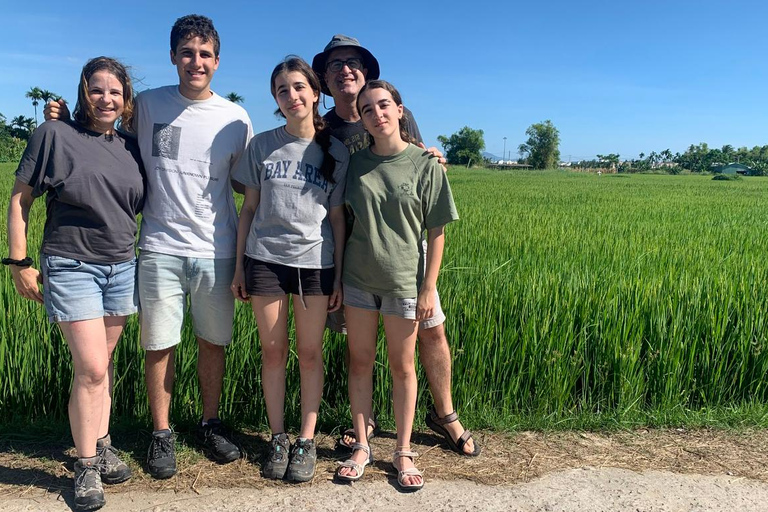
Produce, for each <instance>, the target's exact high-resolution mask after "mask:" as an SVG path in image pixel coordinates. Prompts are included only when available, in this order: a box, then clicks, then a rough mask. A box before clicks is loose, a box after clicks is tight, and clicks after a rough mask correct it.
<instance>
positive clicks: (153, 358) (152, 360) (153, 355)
mask: <svg viewBox="0 0 768 512" xmlns="http://www.w3.org/2000/svg"><path fill="white" fill-rule="evenodd" d="M173 351H174V347H170V348H165V349H163V350H147V352H146V353H145V355H144V359H145V361H146V364H147V366H152V365H156V364H160V363H163V362H164V361H166V360H167V359H168V358H169V357H171V358H172V357H173Z"/></svg>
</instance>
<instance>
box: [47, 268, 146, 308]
mask: <svg viewBox="0 0 768 512" xmlns="http://www.w3.org/2000/svg"><path fill="white" fill-rule="evenodd" d="M40 267H41V271H42V274H43V299H44V302H45V309H46V311H47V313H48V320H50V321H51V322H75V321H78V320H92V319H94V318H101V317H104V316H127V315H130V314H133V313H136V311H138V305H139V300H138V294H137V290H136V259H135V258H134V259H132V260H129V261H126V262H123V263H114V264H108V263H89V262H85V261H81V260H76V259H73V258H67V257H64V256H54V255H51V254H42V255H41V257H40Z"/></svg>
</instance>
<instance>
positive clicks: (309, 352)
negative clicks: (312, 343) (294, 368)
mask: <svg viewBox="0 0 768 512" xmlns="http://www.w3.org/2000/svg"><path fill="white" fill-rule="evenodd" d="M297 352H298V355H299V368H300V369H301V370H315V369H317V368H318V367H322V364H323V352H322V350H321V349H320V348H319V347H318V348H314V347H313V348H306V347H305V348H300V349H298V350H297Z"/></svg>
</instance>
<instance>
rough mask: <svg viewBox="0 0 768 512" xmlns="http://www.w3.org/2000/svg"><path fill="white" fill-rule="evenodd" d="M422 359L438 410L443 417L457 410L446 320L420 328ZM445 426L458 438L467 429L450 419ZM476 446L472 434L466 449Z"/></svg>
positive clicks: (436, 409)
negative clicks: (445, 325)
mask: <svg viewBox="0 0 768 512" xmlns="http://www.w3.org/2000/svg"><path fill="white" fill-rule="evenodd" d="M419 359H420V360H421V365H422V366H423V367H424V371H425V373H426V374H427V380H428V381H429V390H430V392H431V393H432V399H433V400H434V401H435V412H436V413H437V415H438V416H440V417H441V418H443V417H445V416H447V415H449V414H451V413H452V412H453V411H454V408H453V399H452V397H451V350H450V348H449V347H448V339H447V338H446V336H445V328H444V327H443V324H440V325H438V326H435V327H432V328H430V329H419ZM445 428H446V429H447V430H448V432H449V433H450V434H451V437H453V439H454V440H456V439H458V438H459V437H460V436H461V434H463V433H464V427H463V426H462V424H461V422H460V421H454V422H453V423H448V424H447V425H445ZM474 450H475V443H474V442H473V441H472V438H470V439H468V440H467V443H466V444H465V445H464V451H465V452H466V453H472V452H473V451H474Z"/></svg>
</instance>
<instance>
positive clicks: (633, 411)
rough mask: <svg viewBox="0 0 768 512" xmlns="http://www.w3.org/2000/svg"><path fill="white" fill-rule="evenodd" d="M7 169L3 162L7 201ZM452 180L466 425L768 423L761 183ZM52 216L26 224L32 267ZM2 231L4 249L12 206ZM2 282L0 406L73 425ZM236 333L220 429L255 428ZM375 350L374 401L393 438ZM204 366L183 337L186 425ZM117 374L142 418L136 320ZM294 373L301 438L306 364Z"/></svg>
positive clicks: (482, 174)
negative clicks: (224, 425)
mask: <svg viewBox="0 0 768 512" xmlns="http://www.w3.org/2000/svg"><path fill="white" fill-rule="evenodd" d="M13 169H14V166H12V165H8V164H0V176H2V178H0V196H1V197H3V198H5V199H4V200H3V201H4V204H5V201H7V198H8V197H9V194H10V188H11V186H12V183H13V176H12V171H13ZM449 177H450V181H451V186H452V188H453V192H454V196H455V198H456V203H457V206H458V209H459V214H460V215H461V221H459V222H457V223H455V224H453V225H451V226H450V227H449V228H448V230H447V235H446V237H447V238H446V239H447V247H446V253H445V257H444V260H443V271H442V273H441V278H440V282H439V290H440V295H441V300H442V303H443V308H444V309H445V310H446V314H447V316H448V321H447V323H446V329H447V333H448V339H449V341H450V343H451V346H452V350H453V354H454V374H455V376H454V400H455V403H456V405H457V408H458V409H459V411H460V412H461V413H462V415H463V417H464V419H465V420H466V422H467V423H468V424H469V425H470V426H475V427H482V426H490V427H494V428H545V429H546V428H598V427H599V428H610V427H611V426H630V425H650V426H664V425H679V424H686V425H694V426H695V425H698V426H727V427H739V426H752V425H760V426H765V425H768V420H767V419H766V418H768V414H767V413H768V408H766V404H768V388H767V386H766V379H765V375H766V371H767V370H768V350H766V348H767V347H766V325H765V319H766V317H767V316H768V279H767V278H766V258H765V246H766V243H765V236H764V232H765V227H766V225H767V224H768V197H767V196H766V194H765V191H764V189H765V186H766V184H768V181H765V180H763V179H760V178H748V179H744V180H740V181H713V180H712V179H711V176H692V175H687V176H664V175H661V176H658V175H632V176H613V175H603V176H596V175H591V174H576V173H566V172H555V171H551V172H550V171H548V172H533V171H522V172H519V171H518V172H516V171H511V172H506V171H501V172H500V171H484V170H465V169H459V168H455V169H451V170H450V173H449ZM43 204H44V201H43V200H42V199H41V200H38V201H37V204H36V205H35V208H34V212H33V213H34V215H33V219H32V221H31V227H30V236H29V239H30V251H29V252H30V254H31V255H36V254H37V250H38V249H37V247H38V246H39V241H40V237H41V233H42V222H43V216H44V206H43ZM0 221H1V222H2V231H0V246H3V247H7V233H6V228H5V223H6V217H5V208H3V209H2V214H0ZM3 250H4V251H5V250H7V249H3ZM36 259H37V258H36ZM0 284H1V286H2V289H1V290H0V306H1V307H3V308H4V309H5V311H6V312H7V313H6V315H4V316H3V317H2V319H1V320H0V372H1V373H0V409H2V410H3V411H4V412H5V415H4V416H5V418H6V420H9V421H23V422H29V421H34V420H37V419H41V418H48V419H63V418H65V417H66V402H67V396H68V391H69V382H70V379H71V367H70V361H69V356H68V352H67V349H66V345H65V344H64V342H63V340H62V339H61V336H60V334H59V331H58V329H57V328H55V327H50V326H49V325H48V324H47V321H46V319H45V314H44V311H43V309H42V308H41V307H39V306H38V305H36V304H31V303H29V302H26V301H24V300H22V299H20V298H18V296H17V295H16V293H15V291H14V289H13V284H12V281H11V279H10V273H9V272H8V271H7V270H4V273H3V275H2V278H0ZM235 333H236V335H235V342H234V343H233V345H232V346H231V347H230V348H229V349H228V352H227V375H226V377H225V382H224V392H223V402H222V408H223V415H224V416H225V417H227V418H230V419H232V420H234V422H235V423H241V424H247V425H249V426H251V427H252V428H262V427H265V426H266V416H265V409H264V402H263V399H262V397H261V385H260V375H259V372H260V352H259V345H258V339H257V334H256V326H255V322H254V320H253V318H252V314H251V312H250V311H249V309H248V308H247V307H242V305H238V310H237V315H236V318H235ZM291 336H293V333H291ZM379 348H380V351H381V353H380V354H379V358H378V361H379V364H377V366H376V369H375V374H376V375H375V380H376V383H377V384H376V386H375V391H374V393H375V394H374V401H375V407H376V408H377V409H379V410H381V411H383V412H384V414H383V418H384V420H385V423H391V419H390V417H389V416H388V414H389V413H390V412H391V411H390V408H391V400H390V385H389V377H388V371H387V367H386V362H385V361H386V359H385V358H384V357H383V355H384V354H383V348H384V347H383V344H382V343H380V346H379ZM195 352H196V347H195V344H194V343H193V338H192V335H191V331H190V330H189V328H187V329H186V330H185V332H184V342H183V344H182V348H181V349H180V350H178V351H177V383H176V392H175V393H174V401H173V405H172V411H173V415H174V418H175V420H176V421H177V422H186V421H191V420H192V419H193V418H195V417H196V416H197V414H198V413H199V410H200V403H199V396H198V390H197V383H196V376H195V361H196V359H195V358H196V354H195ZM343 352H344V340H343V337H341V336H338V335H332V334H327V335H326V343H325V346H324V353H325V360H326V375H327V378H326V384H325V389H324V402H323V406H322V410H321V426H322V428H324V429H325V430H330V429H332V428H334V427H335V426H336V425H337V424H338V423H339V422H340V421H345V418H346V417H347V415H348V406H347V401H346V377H345V369H344V365H343ZM116 360H117V369H118V370H117V385H116V386H115V400H114V404H115V412H116V414H117V416H121V417H124V418H138V419H139V420H146V418H147V417H148V408H147V401H146V394H145V388H144V382H143V354H142V352H141V350H140V348H139V344H138V332H137V327H136V321H135V318H134V319H131V321H130V322H129V325H128V328H127V329H126V331H125V335H124V338H123V339H122V340H121V342H120V344H119V345H118V349H117V354H116ZM288 375H289V382H288V393H287V404H288V409H289V411H288V422H289V425H292V426H294V427H296V426H297V424H298V417H299V402H298V389H299V387H298V366H297V361H296V357H295V353H292V354H291V356H290V358H289V368H288ZM420 384H421V386H420V392H419V403H418V405H419V408H420V412H419V413H418V414H417V418H422V417H423V412H424V410H425V409H426V406H427V404H428V400H429V394H428V392H427V389H426V379H425V378H424V375H423V373H420Z"/></svg>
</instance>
